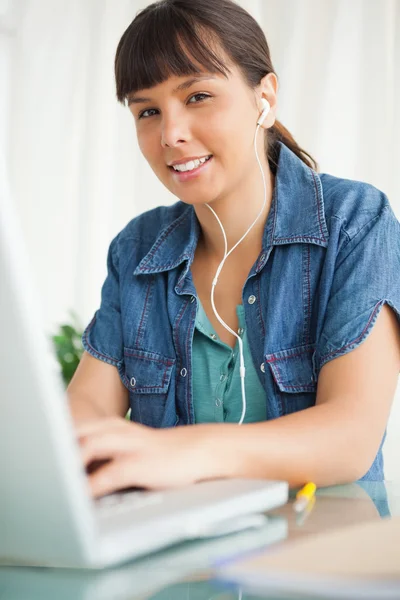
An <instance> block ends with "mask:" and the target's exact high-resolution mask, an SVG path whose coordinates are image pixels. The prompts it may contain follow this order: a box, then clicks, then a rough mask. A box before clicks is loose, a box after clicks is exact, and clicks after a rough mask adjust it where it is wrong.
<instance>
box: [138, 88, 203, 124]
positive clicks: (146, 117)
mask: <svg viewBox="0 0 400 600" xmlns="http://www.w3.org/2000/svg"><path fill="white" fill-rule="evenodd" d="M199 96H203V98H202V99H201V100H199V102H203V100H204V99H205V98H211V96H209V94H203V93H199V94H194V95H193V96H191V97H190V98H189V103H190V104H198V102H190V101H191V100H192V99H193V98H198V97H199ZM156 110H157V109H156V108H147V109H146V110H143V111H142V112H141V113H140V114H139V117H138V118H139V119H148V118H149V117H151V116H153V115H147V116H146V113H149V112H151V111H156Z"/></svg>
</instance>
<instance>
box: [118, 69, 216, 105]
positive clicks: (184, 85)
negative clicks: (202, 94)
mask: <svg viewBox="0 0 400 600" xmlns="http://www.w3.org/2000/svg"><path fill="white" fill-rule="evenodd" d="M205 79H216V77H215V76H214V75H200V76H196V77H191V78H190V79H186V81H184V82H182V83H180V84H179V85H178V86H177V87H176V88H175V89H174V90H172V92H173V93H174V94H175V93H176V92H180V91H182V90H187V89H188V88H190V86H192V85H193V84H194V83H196V82H197V81H204V80H205ZM127 100H128V106H129V105H130V104H140V103H141V102H151V98H143V97H139V96H136V95H135V94H132V95H131V96H127Z"/></svg>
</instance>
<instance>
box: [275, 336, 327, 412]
mask: <svg viewBox="0 0 400 600" xmlns="http://www.w3.org/2000/svg"><path fill="white" fill-rule="evenodd" d="M314 350H315V344H304V345H301V346H295V347H294V348H290V349H288V350H280V351H278V352H273V353H271V354H266V355H265V360H266V363H267V364H268V366H269V369H270V371H271V374H272V377H273V380H274V383H275V385H276V387H277V388H278V392H277V393H278V396H279V403H280V407H279V408H280V412H281V414H282V415H286V414H290V413H293V412H297V411H299V410H303V409H305V408H308V407H310V406H314V404H315V399H316V391H317V381H316V379H315V378H314V375H313V362H312V355H313V352H314Z"/></svg>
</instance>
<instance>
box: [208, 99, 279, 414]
mask: <svg viewBox="0 0 400 600" xmlns="http://www.w3.org/2000/svg"><path fill="white" fill-rule="evenodd" d="M267 107H268V108H267V109H265V110H264V111H263V114H262V115H261V117H260V119H259V120H258V121H257V128H256V132H255V135H254V150H255V153H256V158H257V162H258V166H259V167H260V171H261V175H262V178H263V184H264V204H263V205H262V208H261V210H260V212H259V213H258V215H257V217H256V219H255V221H254V222H253V223H252V225H250V227H249V228H248V230H247V231H246V233H245V234H244V235H243V236H242V237H241V238H240V240H239V241H238V242H237V243H236V244H235V245H234V246H233V248H231V249H230V250H229V252H227V249H228V242H227V239H226V234H225V230H224V228H223V225H222V223H221V221H220V219H219V217H218V215H217V214H216V212H215V210H214V209H213V208H211V206H209V205H208V204H206V206H207V207H208V208H209V209H210V210H211V211H212V213H213V214H214V216H215V218H216V219H217V221H218V223H219V226H220V227H221V230H222V235H223V236H224V244H225V251H224V258H223V259H222V261H221V263H220V264H219V266H218V269H217V272H216V274H215V277H214V279H213V282H212V286H211V305H212V308H213V311H214V313H215V316H216V317H217V319H218V321H219V322H220V323H221V325H222V326H223V327H225V329H227V330H228V331H229V332H230V333H232V334H233V335H234V336H235V337H236V338H237V340H238V342H239V353H240V369H239V370H240V380H241V388H242V405H243V408H242V416H241V417H240V421H239V423H238V424H239V425H241V424H242V423H243V420H244V417H245V414H246V391H245V386H244V378H245V373H246V369H245V366H244V358H243V341H242V339H241V337H240V336H239V335H238V334H237V333H236V332H235V331H233V329H231V328H230V327H229V325H227V323H225V321H224V320H223V319H222V318H221V317H220V315H219V314H218V312H217V309H216V307H215V303H214V290H215V286H216V285H217V283H218V277H219V275H220V273H221V270H222V267H223V266H224V263H225V261H226V259H227V258H228V256H229V255H230V254H231V252H233V251H234V249H235V248H236V247H237V246H238V245H239V244H240V242H242V241H243V240H244V238H245V237H246V235H247V234H248V233H249V231H250V230H251V229H252V228H253V227H254V225H255V224H256V222H257V221H258V219H259V218H260V216H261V214H262V212H263V210H264V207H265V204H266V202H267V186H266V183H265V176H264V172H263V169H262V166H261V162H260V159H259V158H258V153H257V143H256V141H257V133H258V130H259V128H260V125H261V123H262V121H263V120H264V118H265V116H266V115H267V113H268V110H269V105H267Z"/></svg>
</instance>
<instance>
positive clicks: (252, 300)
mask: <svg viewBox="0 0 400 600" xmlns="http://www.w3.org/2000/svg"><path fill="white" fill-rule="evenodd" d="M256 300H257V298H256V297H255V296H249V298H248V300H247V302H248V303H249V304H254V302H255V301H256Z"/></svg>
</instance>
